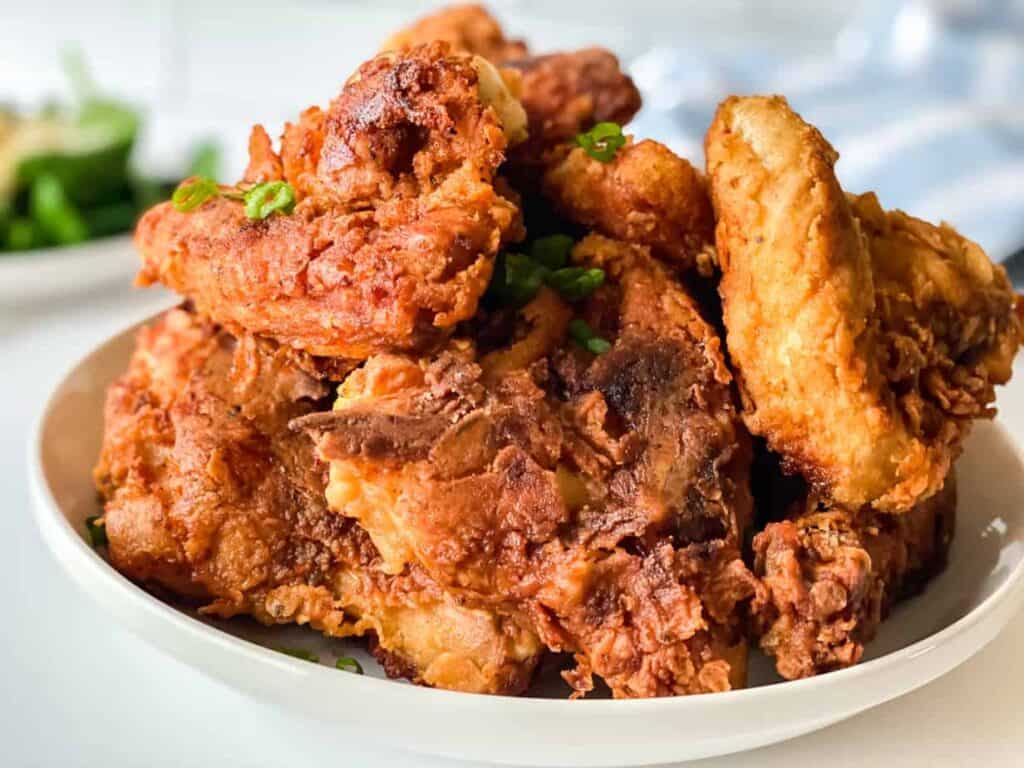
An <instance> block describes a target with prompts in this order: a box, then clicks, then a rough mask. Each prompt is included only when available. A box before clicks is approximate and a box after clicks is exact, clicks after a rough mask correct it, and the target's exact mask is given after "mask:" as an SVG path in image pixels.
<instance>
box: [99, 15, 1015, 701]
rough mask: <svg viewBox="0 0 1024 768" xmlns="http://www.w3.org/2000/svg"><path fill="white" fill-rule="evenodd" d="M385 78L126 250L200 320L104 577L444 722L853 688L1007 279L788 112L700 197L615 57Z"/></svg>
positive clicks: (255, 144)
mask: <svg viewBox="0 0 1024 768" xmlns="http://www.w3.org/2000/svg"><path fill="white" fill-rule="evenodd" d="M382 51H383V52H382V53H380V54H379V55H377V56H376V57H375V58H373V59H372V60H370V61H368V62H367V63H365V64H363V65H362V66H361V67H360V68H359V70H358V71H357V72H356V73H355V74H354V75H352V76H351V77H350V78H349V79H348V81H347V82H346V83H345V85H344V87H343V88H342V90H341V93H340V94H339V95H338V96H337V97H336V98H335V99H334V100H333V101H332V102H331V103H330V105H329V106H328V107H327V108H326V109H321V108H319V107H311V108H309V109H307V110H306V111H304V112H303V113H302V114H301V115H300V116H299V119H298V121H297V122H295V123H289V124H287V125H286V126H285V128H284V133H283V135H282V136H281V138H280V142H279V143H278V145H277V148H276V149H275V147H274V144H273V142H272V141H271V139H270V138H269V136H268V135H267V133H266V131H265V130H264V129H263V128H262V127H261V126H256V127H255V128H254V129H253V132H252V136H251V140H250V163H249V166H248V169H247V170H246V172H245V175H244V178H243V179H242V180H241V182H239V184H237V185H235V186H233V187H220V186H216V185H214V187H213V191H212V192H210V193H208V194H207V195H206V197H205V198H201V199H198V204H196V199H195V198H194V199H193V201H192V203H193V205H190V206H183V205H180V204H178V202H167V203H164V204H161V205H158V206H157V207H155V208H153V209H152V210H150V211H149V212H148V213H147V214H146V215H145V217H144V218H143V219H142V221H141V223H140V224H139V226H138V229H137V232H136V236H135V237H136V243H137V245H138V248H139V250H140V252H141V254H142V259H143V268H142V271H141V274H140V282H141V283H143V284H148V283H153V282H160V283H163V284H164V285H165V286H167V287H169V288H171V289H173V290H174V291H176V292H178V293H180V294H181V295H182V296H183V297H184V299H185V301H184V303H183V304H182V305H181V307H179V308H176V309H172V310H170V311H168V312H166V313H165V314H164V315H162V316H161V317H160V318H158V319H157V320H156V321H155V322H153V323H152V324H151V325H149V327H146V328H144V329H143V330H142V331H141V332H140V333H139V335H138V341H137V345H136V348H135V352H134V355H133V356H132V358H131V362H130V364H129V367H128V371H127V373H125V374H124V375H123V376H122V377H121V378H120V379H119V380H117V381H116V382H115V383H114V384H113V385H112V386H111V388H110V390H109V394H108V398H107V403H106V414H105V418H106V425H105V433H104V442H103V448H102V455H101V456H100V459H99V464H98V466H97V468H96V472H95V479H96V484H97V487H98V489H99V492H100V495H101V497H102V503H103V512H102V524H103V526H104V527H105V531H106V535H107V539H108V541H109V558H110V560H111V562H112V563H113V565H114V566H115V567H116V568H117V569H118V570H119V571H121V572H122V573H123V574H125V575H126V576H127V577H129V578H131V579H132V580H134V581H136V582H139V583H141V584H144V585H147V586H151V587H153V588H157V589H160V590H162V592H163V593H164V594H171V595H174V596H176V597H178V598H181V599H183V600H187V601H190V602H191V603H193V604H195V605H198V606H201V607H200V610H201V611H202V612H203V613H204V614H208V615H212V616H216V617H223V618H228V617H233V616H238V615H249V616H252V617H255V619H257V620H258V621H260V622H263V623H265V624H290V623H294V624H302V625H308V626H309V627H311V628H313V629H315V630H317V631H319V632H322V633H325V634H327V635H329V636H331V637H337V638H343V637H351V636H356V637H365V638H367V641H368V642H369V645H370V649H371V650H372V652H373V654H374V655H375V657H376V658H377V659H378V660H379V661H380V663H381V664H382V665H383V667H384V669H385V670H386V671H387V673H388V674H389V675H392V676H396V677H405V678H408V679H410V680H412V681H414V682H416V683H420V684H424V685H430V686H436V687H441V688H448V689H455V690H461V691H473V692H486V693H502V694H515V693H521V692H523V691H524V690H526V689H527V687H528V686H529V685H530V682H531V678H532V676H533V673H534V671H535V669H536V668H537V665H538V662H539V661H540V660H541V659H542V657H544V656H545V655H546V654H565V660H566V661H567V662H568V663H567V664H566V669H565V671H564V672H563V673H562V675H563V677H564V679H565V680H566V681H567V683H568V684H569V686H571V689H572V695H574V696H582V695H585V694H586V693H587V692H589V691H591V690H593V689H594V688H595V686H596V685H600V686H602V687H603V686H606V687H607V689H609V690H610V692H611V694H612V695H614V696H616V697H646V696H666V695H679V694H691V693H702V692H710V691H723V690H727V689H730V688H737V687H742V686H743V685H744V684H745V677H746V666H747V655H748V649H749V647H750V646H754V647H758V648H760V650H761V651H763V652H764V653H766V654H769V655H770V656H772V657H774V661H775V664H776V667H777V670H778V672H779V673H780V674H781V675H782V677H784V678H787V679H793V678H801V677H806V676H810V675H815V674H818V673H821V672H826V671H829V670H835V669H839V668H843V667H846V666H849V665H852V664H855V663H857V661H858V660H859V659H860V658H861V655H862V653H863V651H864V646H865V643H867V642H868V641H870V640H871V639H872V637H873V635H874V634H875V632H876V629H877V628H878V626H879V623H880V622H881V621H882V620H883V618H884V617H885V616H886V615H887V613H888V612H889V610H890V607H891V606H892V604H893V603H894V602H895V601H897V600H899V599H901V598H904V597H906V596H908V595H912V594H915V593H916V592H919V591H920V590H921V589H922V588H923V587H924V585H925V584H926V582H927V581H928V579H929V578H930V577H932V576H933V575H934V574H936V573H937V572H938V571H940V570H941V568H942V567H943V565H944V563H945V560H946V557H947V552H948V550H949V547H950V542H951V538H952V534H953V527H954V525H953V523H954V512H955V507H956V490H955V483H954V477H953V464H954V461H955V459H956V458H957V456H958V455H959V454H960V452H961V450H962V447H963V443H964V439H965V438H966V436H967V434H968V432H969V431H970V428H971V424H972V422H973V421H974V420H975V419H979V418H991V417H992V416H993V413H994V409H993V407H992V405H993V401H994V387H995V385H997V384H1003V383H1005V382H1006V381H1007V380H1008V379H1009V377H1010V373H1011V366H1012V361H1013V358H1014V355H1015V353H1016V351H1017V347H1018V345H1019V343H1020V341H1021V321H1020V319H1019V317H1018V314H1017V312H1016V307H1015V304H1016V297H1015V295H1014V292H1013V290H1012V287H1011V285H1010V283H1009V282H1008V280H1007V277H1006V274H1005V272H1004V270H1003V269H1002V268H1001V267H999V266H995V265H993V264H992V262H991V261H990V260H989V259H988V257H987V256H986V255H985V253H984V252H983V251H982V249H981V248H980V247H979V246H978V245H976V244H975V243H973V242H971V241H970V240H967V239H966V238H964V237H962V236H961V235H959V234H958V233H957V232H956V231H954V230H953V229H952V228H950V227H949V226H947V225H938V226H936V225H933V224H929V223H927V222H924V221H920V220H918V219H915V218H912V217H910V216H908V215H906V214H904V213H902V212H900V211H886V210H884V209H883V208H882V207H881V206H880V204H879V201H878V199H877V198H876V197H875V196H874V195H873V194H870V193H869V194H864V195H855V194H850V193H847V192H845V191H844V190H843V189H842V188H841V187H840V185H839V182H838V181H837V179H836V176H835V173H834V171H833V166H834V164H835V162H836V160H837V157H838V155H837V154H836V152H835V150H833V148H832V147H831V146H830V145H829V144H828V142H827V141H826V140H825V139H824V138H823V137H822V136H821V134H820V133H818V131H817V130H816V129H815V128H814V127H813V126H811V125H808V124H807V123H806V122H804V121H803V120H802V119H801V118H800V116H799V115H797V114H796V113H795V112H793V111H792V110H791V109H790V107H789V106H788V104H787V103H786V101H785V100H784V99H782V98H780V97H775V96H773V97H761V96H753V97H731V98H728V99H726V100H725V101H724V102H723V103H722V104H721V106H720V108H719V109H718V112H717V114H716V115H715V117H714V120H713V122H712V124H711V126H710V128H709V130H708V133H707V138H706V158H707V168H706V171H705V172H704V173H702V172H701V171H699V170H697V169H695V168H694V167H693V166H692V165H691V164H690V163H689V162H687V160H685V159H683V158H681V157H678V156H677V155H676V154H674V153H673V152H672V151H671V150H670V149H669V148H668V147H666V146H664V145H663V144H659V143H658V142H656V141H652V140H649V139H644V140H640V139H637V138H634V137H631V136H628V135H625V134H623V133H622V131H621V126H623V125H624V124H626V123H627V122H628V121H629V120H630V118H631V117H632V116H633V115H634V114H635V113H636V112H637V110H638V109H639V108H640V96H639V93H638V92H637V89H636V88H635V86H634V84H633V83H632V81H631V80H630V78H629V77H628V76H626V75H625V74H624V73H623V72H622V70H621V69H620V66H619V62H618V61H617V59H616V58H615V57H614V56H613V55H612V54H611V53H609V52H607V51H605V50H601V49H587V50H581V51H575V52H571V53H554V54H546V55H535V54H532V53H530V52H529V50H528V49H527V47H526V46H525V45H524V44H523V43H521V42H518V41H514V40H509V39H507V38H506V37H505V35H504V33H503V32H502V30H501V28H500V27H499V26H498V24H497V23H496V22H495V20H494V19H493V18H492V17H491V16H489V15H488V14H487V12H486V11H485V10H483V9H482V8H480V7H477V6H460V7H454V8H450V9H448V10H445V11H442V12H440V13H438V14H435V15H433V16H431V17H428V18H425V19H423V20H421V21H419V22H418V23H416V24H414V25H413V26H411V27H410V28H408V29H406V30H404V31H402V32H400V33H399V34H397V35H395V36H394V37H392V38H391V39H390V40H388V42H387V43H386V44H385V46H384V48H383V49H382ZM193 183H196V182H194V181H193ZM268 184H269V185H272V186H273V189H275V190H277V191H281V190H285V191H286V192H287V194H288V195H289V196H290V197H289V199H290V200H292V202H293V204H290V205H282V206H280V207H279V208H278V209H275V210H271V212H270V214H269V215H262V214H261V212H260V210H259V205H256V206H250V204H249V202H248V201H249V194H248V193H250V192H251V191H252V190H254V189H260V188H266V187H265V185H268ZM240 197H243V198H244V199H239V198H240ZM262 199H263V198H262V197H261V200H262ZM257 202H259V201H257ZM254 209H255V215H254Z"/></svg>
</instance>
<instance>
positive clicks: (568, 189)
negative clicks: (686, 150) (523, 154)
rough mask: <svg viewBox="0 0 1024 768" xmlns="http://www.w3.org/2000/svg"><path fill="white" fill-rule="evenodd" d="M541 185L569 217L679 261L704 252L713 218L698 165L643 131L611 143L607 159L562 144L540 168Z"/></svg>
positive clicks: (687, 264)
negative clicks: (614, 147)
mask: <svg viewBox="0 0 1024 768" xmlns="http://www.w3.org/2000/svg"><path fill="white" fill-rule="evenodd" d="M543 192H544V194H545V195H546V196H547V197H548V198H549V199H550V200H551V201H552V203H553V204H554V206H555V208H556V209H557V210H558V211H559V212H560V213H561V214H562V215H563V216H565V217H566V218H568V219H569V220H571V221H573V222H576V223H578V224H582V225H584V226H587V227H592V228H594V229H596V230H597V231H599V232H601V233H603V234H605V235H608V236H609V237H615V238H618V239H619V240H625V241H626V242H630V243H637V244H640V245H647V246H649V247H650V248H651V250H652V251H653V252H654V254H655V255H656V256H659V257H660V258H662V259H664V260H666V261H668V262H670V263H671V264H673V265H675V266H679V267H682V268H684V269H685V268H692V267H694V266H696V265H697V264H698V262H699V261H700V260H701V257H702V256H704V257H706V258H709V257H708V252H709V251H710V250H711V246H712V245H713V244H714V236H715V220H714V216H713V212H712V210H711V199H710V197H709V196H708V190H707V185H706V184H705V181H704V179H703V177H702V176H701V174H700V172H699V171H697V170H696V169H695V168H694V167H693V166H692V165H690V163H688V162H687V161H686V160H684V159H683V158H681V157H679V156H678V155H676V154H675V153H674V152H673V151H672V150H670V149H669V148H668V147H666V146H665V145H664V144H659V143H658V142H656V141H651V140H649V139H647V140H644V141H640V142H636V143H634V142H632V141H630V143H629V144H627V145H626V146H624V147H622V148H621V149H619V151H618V152H617V153H616V155H615V157H614V158H613V159H612V160H611V162H607V163H604V162H601V161H599V160H596V159H594V158H592V157H590V156H589V155H588V154H587V153H586V152H585V151H584V150H583V149H582V148H579V147H577V148H575V149H569V148H568V147H567V148H566V150H564V151H563V152H562V153H560V156H556V159H554V160H553V161H552V163H551V164H550V166H549V167H548V168H547V170H546V171H545V173H544V182H543Z"/></svg>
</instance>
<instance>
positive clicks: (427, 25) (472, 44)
mask: <svg viewBox="0 0 1024 768" xmlns="http://www.w3.org/2000/svg"><path fill="white" fill-rule="evenodd" d="M435 40H442V41H444V42H446V43H448V44H449V45H451V46H452V48H454V49H456V50H459V51H466V52H467V53H474V54H476V55H477V56H483V57H484V58H485V59H487V60H489V61H493V62H501V61H506V60H508V59H520V58H522V57H524V56H526V55H527V48H526V44H525V43H524V42H523V41H522V40H509V39H508V38H506V37H505V33H504V31H503V30H502V28H501V25H500V24H498V21H497V19H495V18H494V17H493V16H491V14H490V13H488V12H487V9H486V8H484V7H483V6H481V5H476V4H466V5H449V6H447V7H445V8H442V9H441V10H440V11H438V12H436V13H432V14H430V15H429V16H424V17H423V18H421V19H419V20H417V21H416V22H415V23H413V24H412V25H411V26H409V27H407V28H406V29H403V30H402V31H400V32H398V33H396V34H394V35H392V36H391V37H389V38H388V39H387V41H386V42H385V43H384V45H382V46H381V50H384V51H402V50H407V49H409V48H412V47H414V46H417V45H422V44H424V43H432V42H434V41H435Z"/></svg>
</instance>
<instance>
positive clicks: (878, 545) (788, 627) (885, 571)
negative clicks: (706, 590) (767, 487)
mask: <svg viewBox="0 0 1024 768" xmlns="http://www.w3.org/2000/svg"><path fill="white" fill-rule="evenodd" d="M811 506H812V509H811V510H810V511H808V512H806V513H804V514H799V515H795V516H794V517H793V518H792V519H790V520H785V521H783V522H778V523H771V524H769V525H768V526H767V527H766V528H765V529H764V531H762V532H761V533H759V534H757V536H755V537H754V557H755V563H754V571H755V573H756V574H757V576H758V578H760V579H761V580H762V581H763V584H764V586H765V588H766V589H765V591H763V592H761V593H759V600H756V601H755V604H754V606H753V619H754V621H753V625H754V634H755V639H756V640H757V641H758V642H759V644H760V647H761V649H762V650H763V651H764V652H765V653H767V654H769V655H770V656H774V657H775V662H776V668H777V669H778V672H779V674H780V675H782V676H783V677H785V678H786V679H789V680H793V679H796V678H800V677H809V676H811V675H816V674H819V673H821V672H828V671H831V670H835V669H841V668H843V667H848V666H851V665H853V664H856V663H857V662H858V661H860V658H861V656H862V654H863V653H864V645H865V643H867V642H869V641H871V640H872V639H873V638H874V636H875V633H876V631H877V629H878V625H879V624H880V623H881V622H882V620H883V619H885V618H886V616H887V615H888V613H889V610H890V608H891V607H892V605H893V603H895V602H896V601H897V600H900V599H903V598H905V597H909V596H911V595H914V594H917V593H918V592H920V591H922V590H923V589H924V587H925V585H926V584H927V582H928V581H929V580H930V579H931V578H933V577H934V576H935V575H936V574H938V573H939V572H940V571H941V570H942V569H943V568H944V567H945V565H946V557H947V555H948V553H949V546H950V543H951V542H952V539H953V529H954V523H955V517H956V482H955V478H954V476H953V475H952V474H950V476H949V477H948V478H947V479H946V482H945V485H944V486H943V488H942V490H941V491H939V492H938V493H937V494H935V495H934V496H931V497H930V498H928V499H927V500H925V501H923V502H920V503H918V504H917V505H916V506H915V507H914V508H913V509H912V510H910V511H909V512H906V513H904V514H901V515H890V514H885V513H879V512H875V511H873V510H871V509H869V508H864V509H861V510H860V511H859V512H857V513H850V512H847V511H844V510H841V509H836V508H832V509H827V510H824V511H819V510H817V509H813V507H814V506H815V505H814V504H812V505H811Z"/></svg>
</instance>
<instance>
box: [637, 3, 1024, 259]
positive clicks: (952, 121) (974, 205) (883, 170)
mask: <svg viewBox="0 0 1024 768" xmlns="http://www.w3.org/2000/svg"><path fill="white" fill-rule="evenodd" d="M930 8H931V6H925V5H923V4H920V3H881V2H879V3H869V4H867V10H866V11H865V13H864V14H862V16H861V17H860V18H859V19H858V21H857V23H856V24H854V25H853V26H851V27H850V28H848V29H847V30H845V31H844V33H843V34H842V35H841V36H840V38H839V39H838V40H837V43H836V51H835V53H834V54H833V55H830V56H827V57H813V58H787V57H781V56H779V55H777V54H775V55H772V54H767V53H764V52H757V51H749V50H748V51H747V52H745V53H742V54H740V55H737V56H731V57H729V58H728V59H726V58H725V57H720V56H719V57H716V56H710V55H702V54H701V53H700V52H699V51H694V50H681V49H665V48H662V49H657V50H653V51H651V52H649V53H647V54H645V55H644V56H642V57H640V58H639V59H637V60H636V61H634V62H633V64H632V67H631V71H632V73H633V75H634V77H635V78H636V80H637V83H638V85H639V86H640V88H641V90H642V91H643V93H644V97H645V104H646V106H645V109H644V111H643V113H642V114H641V116H640V118H638V120H637V122H636V124H635V126H631V129H632V130H633V131H634V132H635V133H636V134H637V135H640V136H652V137H656V138H660V139H662V140H663V141H665V142H666V143H668V144H669V145H670V146H672V147H673V148H674V149H675V150H676V151H678V152H680V153H681V154H683V155H684V156H686V157H689V158H691V159H693V160H694V162H702V158H703V154H702V148H701V142H702V140H703V134H704V131H705V130H706V128H707V125H708V123H709V122H710V120H711V116H712V114H713V112H714V109H715V107H716V106H717V104H718V102H719V101H720V100H721V98H723V97H724V96H725V95H727V94H730V93H738V94H744V93H781V94H783V95H785V96H786V97H787V98H788V99H789V101H790V103H791V104H792V105H793V107H794V108H795V109H796V110H797V111H799V112H800V113H801V114H802V115H803V116H804V118H805V119H807V120H808V121H809V122H811V123H814V124H815V125H817V126H818V127H819V128H820V129H821V131H822V133H823V134H824V135H825V136H826V137H827V138H828V139H829V140H830V141H831V142H832V144H833V145H834V146H835V147H836V148H837V149H838V150H839V153H840V155H841V159H840V162H839V165H838V166H837V170H838V173H839V176H840V179H841V180H842V182H843V185H844V186H845V187H846V188H847V189H850V190H851V191H865V190H875V191H877V192H878V193H879V197H880V199H881V201H882V203H883V205H885V206H886V207H889V208H902V209H903V210H905V211H907V212H908V213H911V214H913V215H916V216H920V217H922V218H925V219H928V220H931V221H938V220H945V221H949V222H950V223H951V224H953V225H954V226H956V227H957V228H958V229H959V230H960V231H961V232H963V233H964V234H965V235H967V236H969V237H971V238H973V239H975V240H977V241H978V242H980V243H981V244H982V246H984V247H985V248H986V249H987V250H988V251H989V253H990V255H991V256H992V257H993V258H994V259H1002V258H1004V257H1005V256H1007V255H1008V254H1009V253H1010V252H1011V251H1013V250H1016V249H1017V248H1019V247H1020V246H1021V245H1024V8H1022V4H1021V3H1020V2H1017V3H1016V4H1012V3H1006V2H989V3H987V4H984V6H983V7H981V8H980V9H976V10H975V12H974V13H973V14H971V15H969V16H960V17H958V16H955V15H951V14H947V15H940V14H938V13H936V12H934V11H933V10H931V9H930ZM1014 8H1016V11H1014Z"/></svg>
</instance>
